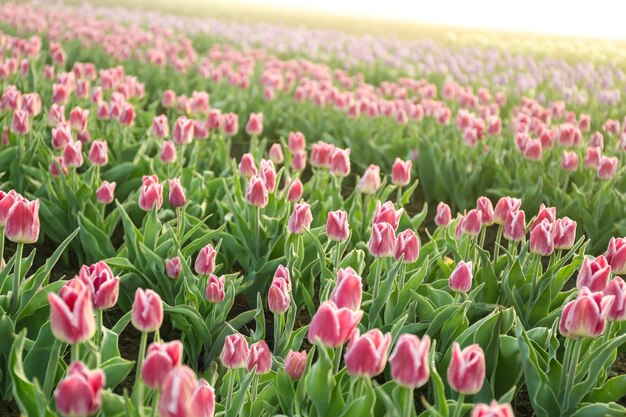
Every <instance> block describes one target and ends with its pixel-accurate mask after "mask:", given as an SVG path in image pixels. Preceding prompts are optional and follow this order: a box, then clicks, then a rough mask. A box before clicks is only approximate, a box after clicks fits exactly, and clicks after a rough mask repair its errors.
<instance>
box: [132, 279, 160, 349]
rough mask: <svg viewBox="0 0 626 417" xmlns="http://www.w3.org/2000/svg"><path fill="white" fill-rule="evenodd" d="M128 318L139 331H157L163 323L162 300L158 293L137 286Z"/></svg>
mask: <svg viewBox="0 0 626 417" xmlns="http://www.w3.org/2000/svg"><path fill="white" fill-rule="evenodd" d="M130 318H131V322H132V323H133V326H134V327H135V328H136V329H137V330H139V331H140V332H143V333H151V332H155V331H157V330H158V329H159V328H160V327H161V324H162V323H163V302H162V301H161V297H159V294H157V293H156V292H154V291H152V290H145V291H144V290H142V289H141V288H137V291H136V292H135V300H134V301H133V307H132V309H131V315H130ZM144 348H145V346H144Z"/></svg>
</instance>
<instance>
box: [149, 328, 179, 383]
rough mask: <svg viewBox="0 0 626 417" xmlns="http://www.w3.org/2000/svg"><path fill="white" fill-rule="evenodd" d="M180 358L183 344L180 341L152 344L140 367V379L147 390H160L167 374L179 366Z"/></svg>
mask: <svg viewBox="0 0 626 417" xmlns="http://www.w3.org/2000/svg"><path fill="white" fill-rule="evenodd" d="M182 358H183V344H182V343H181V342H180V341H178V340H175V341H173V342H169V343H157V342H154V343H152V344H151V345H150V347H148V353H147V354H146V359H145V360H144V361H143V364H142V366H141V379H142V380H143V382H144V383H145V384H146V386H147V387H148V388H150V389H154V390H159V389H161V387H162V386H163V383H164V382H165V378H166V377H167V374H168V373H169V372H170V371H171V370H172V369H174V368H175V367H176V366H178V365H180V364H181V362H182Z"/></svg>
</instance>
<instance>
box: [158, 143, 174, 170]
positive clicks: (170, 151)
mask: <svg viewBox="0 0 626 417" xmlns="http://www.w3.org/2000/svg"><path fill="white" fill-rule="evenodd" d="M161 161H162V162H163V163H164V164H171V163H174V162H176V146H175V145H174V142H172V141H171V140H166V141H163V145H162V146H161Z"/></svg>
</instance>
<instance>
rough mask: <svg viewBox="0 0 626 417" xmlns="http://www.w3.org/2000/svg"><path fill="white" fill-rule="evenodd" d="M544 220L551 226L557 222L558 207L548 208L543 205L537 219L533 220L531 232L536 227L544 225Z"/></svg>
mask: <svg viewBox="0 0 626 417" xmlns="http://www.w3.org/2000/svg"><path fill="white" fill-rule="evenodd" d="M544 220H547V221H548V223H550V224H552V223H554V222H555V220H556V207H546V206H545V205H544V204H543V203H542V204H541V206H540V207H539V213H538V214H537V217H535V220H533V222H532V224H531V225H530V230H531V231H532V230H533V229H534V228H535V226H537V225H538V224H540V223H542V222H543V221H544Z"/></svg>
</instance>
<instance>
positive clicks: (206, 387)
mask: <svg viewBox="0 0 626 417" xmlns="http://www.w3.org/2000/svg"><path fill="white" fill-rule="evenodd" d="M189 401H190V402H189V405H190V415H191V416H194V417H213V416H214V415H215V390H214V389H213V387H212V386H211V385H210V384H209V383H208V382H207V381H206V380H204V379H200V380H199V381H198V383H197V384H196V388H195V389H194V391H193V393H192V394H191V399H190V400H189Z"/></svg>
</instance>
